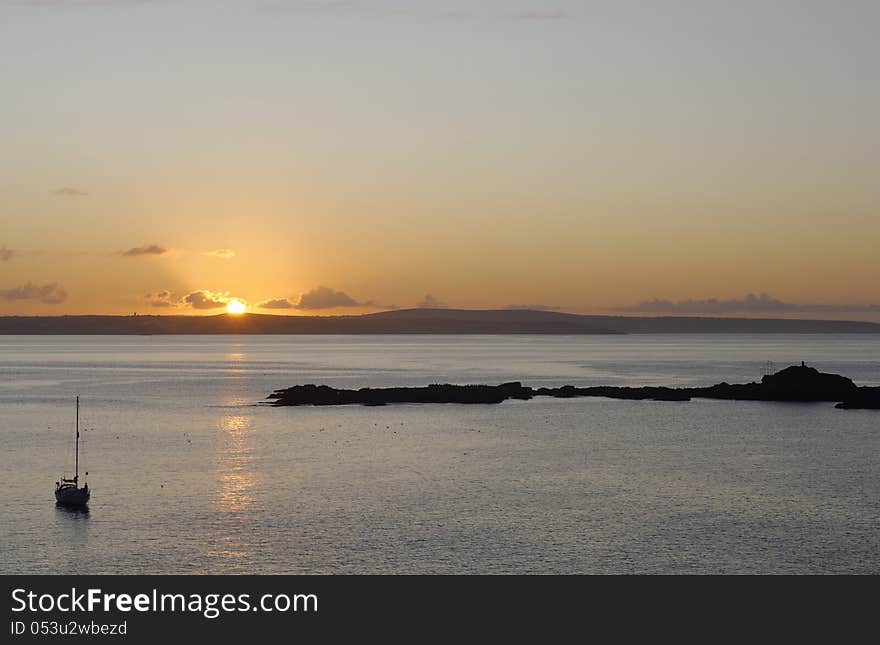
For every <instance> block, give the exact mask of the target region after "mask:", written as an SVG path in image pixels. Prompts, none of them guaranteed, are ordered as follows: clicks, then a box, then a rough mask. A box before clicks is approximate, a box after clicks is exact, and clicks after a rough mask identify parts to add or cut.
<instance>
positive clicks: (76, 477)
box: [73, 396, 79, 483]
mask: <svg viewBox="0 0 880 645" xmlns="http://www.w3.org/2000/svg"><path fill="white" fill-rule="evenodd" d="M75 459H76V465H75V466H74V473H73V481H74V482H77V483H78V482H79V396H77V397H76V458H75Z"/></svg>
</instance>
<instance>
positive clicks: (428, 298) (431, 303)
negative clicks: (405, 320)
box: [416, 293, 449, 309]
mask: <svg viewBox="0 0 880 645" xmlns="http://www.w3.org/2000/svg"><path fill="white" fill-rule="evenodd" d="M448 306H449V305H447V304H446V303H445V302H443V301H442V300H439V299H437V298H435V297H434V296H432V295H431V294H430V293H426V294H425V298H424V299H423V300H422V301H420V302H417V303H416V307H420V308H422V309H446V307H448Z"/></svg>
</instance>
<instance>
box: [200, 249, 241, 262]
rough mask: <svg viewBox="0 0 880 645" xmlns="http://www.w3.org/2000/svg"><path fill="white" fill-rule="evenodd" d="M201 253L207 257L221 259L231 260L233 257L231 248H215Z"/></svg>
mask: <svg viewBox="0 0 880 645" xmlns="http://www.w3.org/2000/svg"><path fill="white" fill-rule="evenodd" d="M202 255H206V256H208V257H209V258H220V259H221V260H231V259H232V258H234V257H235V251H233V250H232V249H215V250H213V251H205V252H204V253H202Z"/></svg>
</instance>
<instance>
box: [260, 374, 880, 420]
mask: <svg viewBox="0 0 880 645" xmlns="http://www.w3.org/2000/svg"><path fill="white" fill-rule="evenodd" d="M536 396H549V397H554V398H558V399H569V398H576V397H606V398H612V399H628V400H652V401H689V400H690V399H692V398H701V399H725V400H740V401H791V402H801V403H811V402H823V401H824V402H828V401H840V403H839V404H838V405H837V407H838V408H842V409H855V408H863V409H880V387H858V386H857V385H856V384H855V383H853V382H852V380H850V379H848V378H846V377H845V376H840V375H838V374H826V373H823V372H820V371H819V370H817V369H815V368H812V367H807V366H806V365H804V364H803V363H801V365H793V366H791V367H787V368H785V369H784V370H781V371H779V372H776V373H775V374H770V375H767V376H765V377H763V378H762V379H761V382H760V383H755V382H753V383H743V384H733V385H731V384H729V383H719V384H717V385H712V386H710V387H696V388H669V387H615V386H597V387H574V386H572V385H564V386H562V387H551V388H548V387H541V388H537V389H534V388H531V387H527V386H524V385H523V384H522V383H520V382H518V381H517V382H512V383H502V384H501V385H450V384H444V385H429V386H427V387H389V388H361V389H359V390H344V389H336V388H332V387H329V386H327V385H295V386H294V387H290V388H287V389H283V390H276V391H275V392H273V393H272V394H271V395H269V397H268V398H269V399H270V400H271V401H272V404H273V405H278V406H284V405H388V404H391V403H467V404H471V403H501V402H502V401H506V400H507V399H522V400H527V399H531V398H533V397H536Z"/></svg>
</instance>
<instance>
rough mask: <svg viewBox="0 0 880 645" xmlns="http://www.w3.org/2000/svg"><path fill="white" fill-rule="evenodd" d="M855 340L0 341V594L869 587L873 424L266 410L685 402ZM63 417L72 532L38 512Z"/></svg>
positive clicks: (802, 418)
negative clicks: (695, 390) (440, 389)
mask: <svg viewBox="0 0 880 645" xmlns="http://www.w3.org/2000/svg"><path fill="white" fill-rule="evenodd" d="M801 360H805V361H807V363H808V364H810V365H814V366H816V367H818V368H820V369H822V370H823V371H831V372H838V373H842V374H845V375H847V376H850V377H851V378H853V379H854V380H855V381H856V382H857V383H859V384H864V385H867V384H873V385H877V384H880V336H874V335H859V336H834V335H821V336H794V337H782V336H749V335H731V336H713V335H705V336H699V335H689V336H666V335H664V336H649V335H643V336H642V335H639V336H636V335H634V336H578V337H547V336H538V337H536V336H490V337H487V336H467V337H437V336H406V337H388V336H382V337H368V336H360V337H331V336H321V337H290V336H287V337H280V336H258V337H242V336H234V337H233V336H205V337H193V336H186V337H173V336H171V337H169V336H146V337H24V336H20V337H11V336H0V420H2V421H0V473H2V482H3V488H4V495H3V499H4V512H3V520H2V522H0V545H2V548H0V573H250V572H254V573H421V572H429V573H460V572H461V573H514V572H515V573H629V572H646V573H715V572H730V573H746V572H761V573H771V572H772V573H777V572H778V573H781V572H798V573H801V572H802V573H807V572H809V573H820V572H835V573H838V572H839V573H842V572H852V573H878V572H880V412H876V411H873V412H872V411H857V410H853V411H843V410H835V409H834V407H833V405H832V404H809V405H798V404H777V403H757V402H755V403H748V402H730V401H692V402H688V403H668V402H667V403H660V402H649V401H614V400H606V399H573V400H556V399H548V400H545V399H535V400H532V401H526V402H524V401H508V402H505V403H503V404H501V405H497V406H461V405H418V406H416V405H412V406H389V407H384V408H364V407H342V408H271V407H266V406H260V405H255V404H257V403H258V402H260V401H261V400H262V399H264V397H265V396H266V395H267V394H269V393H270V392H271V391H272V390H274V389H277V388H281V387H285V386H290V385H294V384H298V383H327V384H331V385H336V386H348V387H361V386H365V385H371V386H382V385H424V384H428V383H433V382H453V383H497V382H502V381H508V380H522V381H523V382H524V383H525V384H528V385H562V384H567V383H570V384H574V385H605V384H607V385H617V384H630V385H652V384H664V385H710V384H713V383H716V382H719V381H722V380H726V381H729V382H739V381H743V382H745V381H750V380H755V379H759V378H760V377H761V375H762V374H763V373H765V372H766V371H767V370H768V369H779V368H781V367H784V366H786V365H789V364H791V363H795V362H799V361H801ZM76 394H79V395H80V396H81V397H82V406H83V407H82V413H81V422H82V427H83V429H84V430H83V439H82V444H83V455H82V461H83V464H84V465H83V470H88V471H89V477H88V481H89V484H90V485H91V486H92V489H93V495H92V503H91V508H90V511H89V512H87V513H84V512H75V511H68V510H64V509H62V508H56V506H55V504H54V498H53V487H54V482H55V480H56V479H58V477H59V476H61V475H62V474H68V475H70V474H71V471H72V468H73V428H74V425H73V422H74V396H75V395H76Z"/></svg>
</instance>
